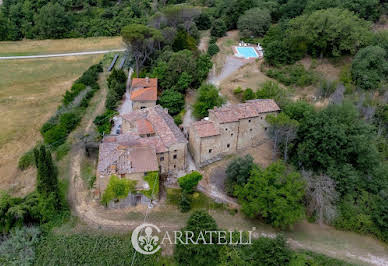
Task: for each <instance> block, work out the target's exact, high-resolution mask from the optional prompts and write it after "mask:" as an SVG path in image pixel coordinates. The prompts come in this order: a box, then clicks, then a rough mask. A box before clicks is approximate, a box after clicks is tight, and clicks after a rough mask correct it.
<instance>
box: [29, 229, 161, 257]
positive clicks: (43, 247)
mask: <svg viewBox="0 0 388 266" xmlns="http://www.w3.org/2000/svg"><path fill="white" fill-rule="evenodd" d="M134 252H135V250H134V249H133V248H132V244H131V238H130V236H129V235H124V236H118V235H113V236H108V235H107V234H86V233H80V234H66V235H63V234H60V233H49V234H48V235H47V236H45V237H44V238H43V239H42V240H41V241H40V242H39V244H38V245H37V247H36V260H35V264H36V265H128V264H130V263H131V262H132V259H133V253H134ZM159 256H160V254H159V253H156V254H155V255H142V254H140V253H137V254H136V257H135V265H155V264H157V261H158V258H159Z"/></svg>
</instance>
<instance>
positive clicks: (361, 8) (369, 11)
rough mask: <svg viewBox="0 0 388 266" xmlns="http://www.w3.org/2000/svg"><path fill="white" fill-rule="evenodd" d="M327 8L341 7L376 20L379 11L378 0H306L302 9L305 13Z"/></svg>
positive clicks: (362, 16) (365, 17)
mask: <svg viewBox="0 0 388 266" xmlns="http://www.w3.org/2000/svg"><path fill="white" fill-rule="evenodd" d="M327 8H343V9H348V10H350V11H353V12H354V13H356V14H357V15H358V16H359V17H361V18H364V19H367V20H372V21H376V20H377V19H378V18H379V16H380V13H381V8H380V6H379V1H378V0H364V1H358V0H343V1H340V0H334V1H331V0H310V1H307V4H306V7H305V9H304V12H305V13H311V12H313V11H315V10H321V9H327Z"/></svg>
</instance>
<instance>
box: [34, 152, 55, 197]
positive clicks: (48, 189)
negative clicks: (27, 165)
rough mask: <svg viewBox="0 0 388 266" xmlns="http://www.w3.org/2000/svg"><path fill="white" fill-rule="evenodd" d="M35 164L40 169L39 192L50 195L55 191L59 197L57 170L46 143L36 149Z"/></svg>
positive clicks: (38, 176)
mask: <svg viewBox="0 0 388 266" xmlns="http://www.w3.org/2000/svg"><path fill="white" fill-rule="evenodd" d="M34 155H35V164H36V168H37V169H38V174H37V191H38V193H39V194H41V195H44V196H48V194H50V193H54V194H55V196H56V197H58V179H57V171H56V169H55V166H54V164H53V161H52V157H51V153H50V151H48V150H47V149H46V147H45V146H44V145H42V146H40V148H39V149H38V148H35V149H34Z"/></svg>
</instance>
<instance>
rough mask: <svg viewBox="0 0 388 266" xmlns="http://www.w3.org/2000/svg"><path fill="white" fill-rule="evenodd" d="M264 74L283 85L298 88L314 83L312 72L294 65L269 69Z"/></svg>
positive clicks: (301, 66) (314, 78) (299, 65)
mask: <svg viewBox="0 0 388 266" xmlns="http://www.w3.org/2000/svg"><path fill="white" fill-rule="evenodd" d="M266 74H267V75H268V76H269V77H270V78H274V79H276V80H277V81H279V82H281V83H283V84H284V85H287V86H290V85H295V86H299V87H306V86H310V85H311V84H313V83H314V82H315V81H316V77H315V74H314V72H313V71H311V70H309V71H308V70H306V69H305V68H304V66H303V65H301V64H295V65H290V66H285V67H282V68H270V69H268V70H267V72H266Z"/></svg>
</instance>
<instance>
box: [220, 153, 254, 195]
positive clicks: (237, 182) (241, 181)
mask: <svg viewBox="0 0 388 266" xmlns="http://www.w3.org/2000/svg"><path fill="white" fill-rule="evenodd" d="M254 165H255V164H254V163H253V158H252V156H251V155H249V154H248V155H246V156H245V157H238V158H236V159H233V160H232V161H231V162H230V163H229V165H228V167H227V168H226V171H225V172H226V180H225V189H226V192H227V193H228V194H229V195H234V191H235V187H236V186H244V185H245V184H246V183H247V182H248V179H249V177H250V174H251V170H252V168H253V167H254Z"/></svg>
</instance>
